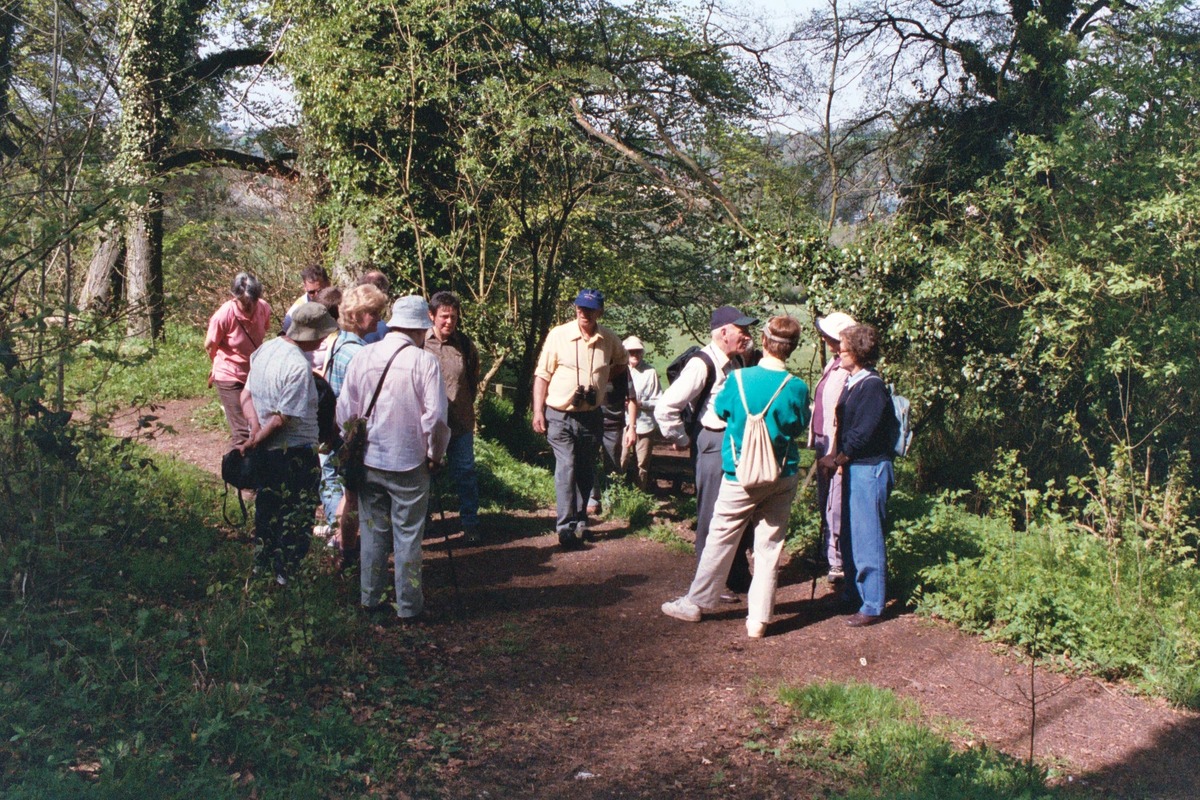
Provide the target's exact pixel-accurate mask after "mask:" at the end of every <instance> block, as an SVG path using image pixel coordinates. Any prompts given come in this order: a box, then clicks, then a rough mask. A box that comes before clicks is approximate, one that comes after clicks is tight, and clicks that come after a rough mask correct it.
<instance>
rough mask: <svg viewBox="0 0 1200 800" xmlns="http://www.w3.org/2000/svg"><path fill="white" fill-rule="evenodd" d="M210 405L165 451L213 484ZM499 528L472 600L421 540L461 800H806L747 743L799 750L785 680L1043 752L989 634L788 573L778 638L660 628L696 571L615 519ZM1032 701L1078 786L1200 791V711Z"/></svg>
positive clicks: (1049, 693)
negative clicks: (898, 707)
mask: <svg viewBox="0 0 1200 800" xmlns="http://www.w3.org/2000/svg"><path fill="white" fill-rule="evenodd" d="M207 402H208V401H207V400H191V401H180V402H178V403H170V404H167V405H166V406H165V407H163V408H161V409H159V410H158V411H157V412H156V413H157V414H158V416H159V417H160V421H161V422H164V423H166V424H169V425H171V426H172V427H173V428H174V429H175V430H176V433H175V434H174V435H163V436H160V437H158V438H157V439H156V440H155V446H156V447H158V448H160V449H162V450H163V451H166V452H171V453H174V454H176V455H178V456H179V457H181V458H183V459H184V460H186V461H189V462H192V463H195V464H197V465H199V466H202V467H204V468H206V469H209V470H213V471H216V469H217V465H218V464H219V461H220V456H221V454H222V453H223V452H224V450H225V448H226V446H227V445H226V437H225V435H224V434H223V433H221V432H204V431H197V430H196V429H195V426H194V425H192V424H191V422H190V420H191V417H192V415H193V414H194V411H195V409H196V408H197V407H198V406H200V405H203V404H205V403H207ZM116 427H117V428H118V430H129V428H130V427H131V424H130V423H129V422H128V421H126V422H124V423H121V422H118V424H117V426H116ZM485 522H486V523H487V528H488V533H489V535H490V536H491V537H492V541H493V543H491V544H489V545H487V546H484V547H478V548H471V549H464V548H462V547H461V545H460V546H459V547H456V549H455V551H454V558H453V563H454V566H455V568H456V569H455V573H456V577H457V582H458V584H459V591H458V593H457V594H456V593H455V591H454V590H453V588H452V586H451V572H450V569H449V567H450V561H449V559H448V558H447V553H446V541H445V540H444V539H442V538H432V539H430V540H429V541H428V542H427V546H426V550H427V552H426V559H427V560H426V585H427V593H428V597H429V611H430V616H431V619H430V623H429V625H428V626H427V628H426V629H425V631H426V634H427V636H428V640H429V647H430V648H431V653H436V661H437V662H438V663H439V664H441V665H442V666H443V667H445V668H448V669H450V670H452V671H453V673H454V675H455V676H456V678H455V681H454V684H455V686H456V687H458V689H457V690H456V692H455V693H453V694H452V696H451V697H450V698H448V699H449V701H450V702H452V703H453V704H455V705H457V706H458V711H459V713H460V714H461V717H462V718H463V719H464V720H465V724H464V726H463V729H464V731H465V733H464V734H463V737H462V745H463V756H462V760H461V763H460V764H456V765H454V767H453V768H451V769H448V770H447V771H446V772H445V778H446V784H445V786H444V789H445V792H446V794H447V796H454V797H492V798H500V797H512V796H536V797H547V798H556V797H563V798H608V797H647V798H649V797H663V796H676V797H713V798H716V797H728V796H731V795H735V794H736V796H738V797H739V798H751V797H762V798H776V797H779V798H782V797H796V796H807V795H809V794H810V793H811V792H812V790H815V789H816V788H817V787H814V786H808V787H805V786H798V785H797V776H798V773H797V772H796V771H795V770H794V769H792V768H785V767H783V766H780V765H779V764H778V763H777V762H776V761H775V760H774V759H773V758H772V757H771V756H770V755H765V754H762V753H759V752H755V751H752V750H749V749H747V748H746V747H745V744H746V742H748V741H751V740H756V741H765V742H767V743H768V744H769V745H770V746H772V747H773V746H775V745H777V744H782V743H783V741H784V739H785V738H786V727H785V726H784V725H783V723H784V722H786V720H785V719H783V717H784V713H785V712H784V710H783V708H782V707H781V706H780V705H779V704H778V702H777V701H776V699H775V690H776V689H777V687H778V686H780V685H782V684H793V685H801V684H804V683H808V682H812V681H823V680H834V681H861V682H867V683H872V684H875V685H878V686H884V687H888V688H890V689H892V690H894V691H896V692H897V693H899V694H900V695H902V696H905V697H910V698H912V699H914V700H916V701H917V702H918V703H919V704H920V706H921V708H922V709H923V711H924V713H925V714H926V715H928V716H930V717H939V718H951V719H954V720H958V721H960V722H961V723H963V725H964V726H965V729H966V730H967V731H968V733H966V734H965V735H964V744H965V743H967V742H976V743H981V742H986V743H988V744H990V745H992V746H995V747H997V748H999V749H1001V750H1004V751H1006V752H1008V753H1011V754H1013V755H1014V756H1018V757H1023V756H1024V755H1026V754H1027V752H1028V749H1029V734H1030V703H1029V700H1028V697H1029V694H1030V688H1029V685H1030V676H1029V667H1028V665H1027V664H1026V663H1025V662H1023V661H1022V660H1020V659H1019V658H1016V657H1014V656H1012V655H1011V654H1009V653H1008V652H1007V651H1005V650H1003V649H999V648H996V647H995V646H993V645H989V644H987V643H985V642H983V641H982V640H980V639H979V638H977V637H972V636H967V635H964V634H962V633H959V632H958V631H956V630H955V629H953V628H951V627H949V626H947V625H944V624H940V623H937V622H933V621H930V620H926V619H921V618H918V617H915V616H913V615H909V614H900V615H898V616H895V617H893V618H891V619H889V620H888V621H886V622H884V623H882V624H880V625H876V626H874V627H869V628H859V629H851V628H847V627H846V625H845V623H844V618H843V617H841V616H840V615H838V613H837V609H836V607H835V606H834V605H833V604H831V603H828V602H823V597H824V596H825V595H826V594H827V591H828V590H827V588H826V587H825V586H824V584H816V585H814V584H813V583H812V582H810V581H808V580H807V579H806V578H805V576H803V575H801V574H800V573H799V572H798V570H794V569H792V568H788V569H787V570H785V574H784V575H783V576H782V577H781V581H780V591H779V598H778V606H777V609H776V616H775V621H774V622H773V623H772V625H771V626H770V628H769V629H768V635H767V637H766V638H765V639H762V640H750V639H748V638H747V637H746V635H745V627H744V616H745V606H744V604H743V605H737V606H732V605H731V606H729V607H727V609H725V610H722V611H721V612H720V613H719V614H716V615H714V616H711V617H710V616H706V617H705V620H704V621H703V622H701V623H699V624H689V623H685V622H680V621H678V620H674V619H670V618H668V617H665V616H663V615H662V613H661V612H660V611H659V605H660V604H661V603H662V602H663V601H664V600H668V599H670V598H672V597H675V596H678V595H679V594H682V593H683V592H684V591H685V590H686V588H687V585H688V583H689V581H690V579H691V576H692V570H693V568H694V561H693V559H692V558H691V557H688V556H683V555H678V554H674V553H671V552H669V551H668V550H667V549H666V548H665V547H663V546H661V545H659V544H656V543H653V542H649V541H646V540H643V539H639V538H636V537H632V536H628V535H626V534H627V531H626V530H625V529H624V528H623V527H622V526H621V524H620V523H615V522H609V523H607V524H606V525H603V526H601V527H600V529H599V530H600V533H601V534H602V538H601V539H600V541H598V542H595V543H593V544H591V545H588V546H587V548H586V549H583V550H580V551H577V552H569V553H568V552H561V551H560V550H559V549H558V547H557V546H556V542H557V540H556V539H555V537H553V536H551V535H549V534H548V533H547V532H548V531H549V530H550V528H551V527H552V524H551V517H550V515H549V514H543V515H534V516H529V515H513V516H508V515H504V516H497V517H491V518H485ZM814 595H815V596H814ZM382 635H396V634H386V633H385V634H382ZM1034 693H1035V695H1036V696H1037V698H1038V700H1037V728H1036V741H1035V750H1036V753H1037V756H1038V758H1039V759H1040V760H1042V761H1043V762H1046V761H1049V762H1052V763H1053V764H1054V765H1055V767H1056V769H1057V770H1058V771H1059V772H1061V774H1062V775H1063V776H1064V777H1063V781H1064V782H1066V781H1067V780H1068V779H1069V780H1070V782H1071V783H1073V784H1075V785H1082V786H1087V787H1089V788H1101V789H1103V790H1104V791H1106V792H1108V793H1110V794H1112V795H1113V796H1117V797H1148V798H1180V800H1183V799H1184V798H1187V799H1188V800H1193V799H1194V798H1197V797H1200V771H1198V770H1197V768H1196V765H1197V763H1200V761H1198V755H1200V715H1197V714H1194V713H1188V712H1180V711H1175V710H1172V709H1170V708H1168V707H1167V706H1166V705H1165V704H1164V703H1162V702H1159V701H1155V700H1147V699H1145V698H1141V697H1137V696H1134V695H1133V694H1132V693H1130V692H1129V691H1128V690H1127V689H1126V688H1124V687H1121V686H1116V685H1112V684H1108V683H1104V682H1102V681H1098V680H1095V679H1090V678H1070V677H1067V676H1063V675H1060V674H1056V673H1053V672H1048V671H1043V670H1040V669H1039V670H1038V671H1037V672H1036V674H1035V677H1034Z"/></svg>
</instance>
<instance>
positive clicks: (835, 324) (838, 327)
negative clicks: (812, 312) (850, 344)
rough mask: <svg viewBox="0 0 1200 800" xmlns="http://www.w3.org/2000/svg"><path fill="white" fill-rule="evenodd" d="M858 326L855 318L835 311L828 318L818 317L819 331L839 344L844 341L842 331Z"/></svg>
mask: <svg viewBox="0 0 1200 800" xmlns="http://www.w3.org/2000/svg"><path fill="white" fill-rule="evenodd" d="M857 324H858V323H857V322H856V321H855V320H854V317H852V316H850V315H849V314H846V313H844V312H841V311H834V312H833V313H832V314H830V315H829V316H827V317H817V330H818V331H820V332H821V333H823V334H825V335H826V336H828V337H829V338H830V339H836V340H837V341H839V342H840V341H841V340H842V331H844V330H846V328H849V327H850V326H852V325H857Z"/></svg>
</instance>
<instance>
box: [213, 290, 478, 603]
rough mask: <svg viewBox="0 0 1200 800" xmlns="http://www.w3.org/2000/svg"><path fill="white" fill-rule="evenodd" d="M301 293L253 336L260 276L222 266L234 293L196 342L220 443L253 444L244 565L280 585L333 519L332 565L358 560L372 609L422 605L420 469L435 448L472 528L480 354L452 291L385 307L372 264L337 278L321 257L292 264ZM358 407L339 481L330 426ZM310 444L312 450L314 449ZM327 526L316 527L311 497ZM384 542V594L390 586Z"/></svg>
mask: <svg viewBox="0 0 1200 800" xmlns="http://www.w3.org/2000/svg"><path fill="white" fill-rule="evenodd" d="M302 277H303V279H304V289H305V293H304V295H302V296H301V297H299V298H297V300H296V302H295V303H293V304H292V306H291V308H290V309H289V310H288V313H287V314H286V315H285V317H284V323H283V328H282V330H281V331H280V332H279V335H278V336H276V337H275V338H273V339H270V340H269V341H266V342H264V341H263V340H264V339H265V338H266V335H267V327H268V326H269V324H270V317H271V309H270V306H269V305H268V304H267V303H266V302H265V301H263V300H262V285H261V283H259V281H258V280H257V279H255V278H254V277H253V276H250V275H247V274H246V273H241V274H239V275H238V276H237V277H236V278H234V281H233V285H232V287H231V294H232V295H233V297H232V299H231V300H230V301H228V302H227V303H225V304H224V305H222V306H221V307H220V308H219V309H218V310H217V312H216V313H215V314H214V315H213V317H212V319H211V320H210V321H209V328H208V334H207V336H206V341H205V347H206V349H207V350H208V353H209V355H210V357H211V358H212V360H213V371H212V383H213V385H214V386H215V387H216V388H217V391H218V397H219V398H220V400H221V404H222V407H223V408H224V409H225V413H226V418H227V421H228V423H229V426H230V432H231V444H232V446H233V447H234V448H236V449H238V450H239V451H241V452H242V453H251V454H252V457H253V462H252V463H253V464H254V469H255V471H256V473H257V475H258V479H259V480H258V489H257V496H256V502H255V523H254V532H255V539H256V544H257V548H256V562H255V572H256V573H258V574H264V575H268V576H273V577H274V579H275V581H276V582H277V583H279V584H280V585H285V584H286V583H287V582H288V579H289V576H290V575H291V574H293V573H294V571H295V569H296V567H297V566H298V564H299V563H300V561H301V559H303V557H304V555H305V553H306V552H307V550H308V547H309V542H310V540H311V538H312V534H313V533H314V532H316V533H333V528H337V533H336V535H334V536H333V537H331V541H332V542H333V543H336V544H337V545H339V546H340V548H341V554H342V560H343V565H346V564H351V563H353V562H354V561H359V562H360V598H361V603H362V605H363V606H364V608H365V609H366V610H367V611H368V612H370V613H372V614H376V613H377V614H380V615H381V616H380V618H381V619H387V618H390V617H399V618H401V619H414V618H417V617H419V616H420V615H421V612H422V610H423V608H424V593H423V590H422V586H421V539H422V535H423V533H424V527H425V520H426V515H427V513H428V508H429V495H430V477H431V474H432V473H433V472H434V471H436V470H438V469H440V468H441V466H442V465H443V463H446V462H448V465H449V470H448V472H449V473H450V477H451V479H452V480H453V481H454V483H455V486H456V488H457V489H458V493H459V501H460V521H461V523H462V526H463V529H464V532H465V534H466V537H467V539H468V541H471V542H473V543H477V542H478V541H479V540H480V531H479V522H478V507H479V491H478V482H477V479H476V471H475V450H474V432H475V407H474V398H475V393H476V391H477V388H478V384H479V354H478V350H477V349H476V347H475V345H474V343H473V342H472V341H471V340H470V338H469V337H467V336H466V335H465V334H463V333H462V332H461V331H460V330H459V329H458V323H459V319H460V314H461V303H460V301H459V299H458V298H457V297H456V296H455V295H454V294H453V293H451V292H438V293H436V294H434V295H433V297H431V298H430V300H429V301H426V300H425V299H424V298H423V297H420V296H416V295H409V296H406V297H401V298H399V299H397V300H396V301H395V302H394V303H393V304H392V306H391V312H390V316H389V317H388V318H387V319H386V321H384V313H385V311H386V309H387V305H388V296H387V281H386V277H385V276H384V275H383V274H382V273H380V272H378V271H377V270H371V271H368V272H366V273H364V274H363V275H362V277H360V279H359V280H358V282H357V284H356V285H355V286H354V287H352V288H350V289H348V290H346V291H344V292H343V291H341V290H338V289H336V288H333V287H330V286H329V279H328V276H327V275H326V273H325V271H324V270H323V269H320V268H312V269H309V270H306V271H305V273H304V274H303V276H302ZM354 419H365V437H366V438H365V447H364V449H363V466H364V478H363V479H362V481H361V482H360V483H359V485H357V486H356V488H357V491H356V492H351V491H347V490H344V489H343V487H342V485H341V480H340V474H339V470H340V469H341V467H342V464H341V461H340V449H341V446H342V442H341V437H340V432H341V430H342V429H343V428H344V427H345V426H346V424H347V423H348V422H349V421H351V420H354ZM318 452H319V453H320V458H319V459H318ZM318 496H320V499H321V505H322V506H323V507H324V509H325V519H326V526H328V527H326V526H320V527H319V528H318V529H317V530H315V531H314V529H313V516H314V511H313V510H314V508H315V506H316V502H317V500H316V498H317V497H318ZM389 551H391V552H392V553H394V560H395V572H394V590H395V597H396V602H395V605H393V604H392V603H391V602H390V601H389V600H388V598H387V595H388V594H389V592H388V586H387V572H388V564H387V560H388V553H389Z"/></svg>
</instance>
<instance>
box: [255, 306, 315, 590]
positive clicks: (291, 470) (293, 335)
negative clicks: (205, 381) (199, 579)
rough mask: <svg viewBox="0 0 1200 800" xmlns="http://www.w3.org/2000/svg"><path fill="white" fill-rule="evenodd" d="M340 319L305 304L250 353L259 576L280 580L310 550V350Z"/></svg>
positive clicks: (312, 467) (312, 435)
mask: <svg viewBox="0 0 1200 800" xmlns="http://www.w3.org/2000/svg"><path fill="white" fill-rule="evenodd" d="M336 330H337V323H336V322H334V321H333V317H331V316H330V315H329V311H327V310H326V308H325V306H323V305H321V304H320V303H301V304H299V305H298V306H296V308H295V310H294V311H293V312H292V317H291V324H290V325H289V326H288V331H287V333H286V334H283V335H281V336H278V337H276V338H274V339H271V340H270V341H267V342H264V343H263V345H262V347H260V348H258V349H257V350H255V351H254V354H253V355H251V356H250V373H249V374H248V375H247V376H246V387H245V388H244V389H242V397H241V399H242V412H243V414H245V416H246V419H247V421H249V423H250V438H249V439H248V440H247V441H246V442H245V443H244V444H242V445H241V446H240V447H239V448H238V449H240V450H241V451H242V452H243V453H244V452H246V451H247V450H251V451H255V456H254V465H255V471H256V472H257V474H258V477H259V479H260V481H261V483H262V487H261V488H260V489H259V490H258V494H257V495H256V497H255V501H254V538H255V539H256V541H257V544H258V552H257V553H256V556H255V572H256V573H257V574H268V575H269V574H274V576H275V581H276V583H278V584H280V585H281V586H282V585H284V584H286V583H287V581H288V574H289V573H290V572H291V571H293V570H294V569H295V568H296V566H297V565H299V563H300V560H301V559H303V558H304V554H305V553H307V552H308V541H309V531H310V530H311V529H312V513H311V510H310V509H312V508H313V507H314V506H315V505H316V497H317V489H318V484H319V482H320V473H319V471H318V464H317V439H318V428H317V384H316V381H315V380H314V379H313V374H312V369H311V367H310V366H309V363H308V359H307V358H306V357H305V354H306V353H311V352H312V351H314V350H316V349H317V348H318V347H320V346H321V342H322V341H323V340H324V339H325V337H326V336H328V335H329V334H331V333H333V332H334V331H336Z"/></svg>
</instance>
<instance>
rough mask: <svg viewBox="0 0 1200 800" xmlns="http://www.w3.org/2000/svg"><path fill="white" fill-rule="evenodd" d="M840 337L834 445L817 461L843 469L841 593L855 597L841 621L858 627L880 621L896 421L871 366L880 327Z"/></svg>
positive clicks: (856, 329) (866, 327)
mask: <svg viewBox="0 0 1200 800" xmlns="http://www.w3.org/2000/svg"><path fill="white" fill-rule="evenodd" d="M841 342H842V366H843V367H844V368H845V369H846V370H847V371H848V372H849V373H850V378H849V380H847V381H846V388H845V389H843V390H842V396H841V397H840V398H839V399H838V403H837V411H836V414H837V432H836V439H837V441H836V446H835V449H834V451H833V452H831V453H830V454H829V455H827V456H825V457H824V458H822V459H821V460H820V462H818V466H819V468H820V469H823V470H826V471H832V470H835V469H841V470H842V480H843V483H842V486H843V490H844V492H843V494H844V496H843V508H844V510H845V513H846V517H845V518H846V519H848V520H849V524H850V547H849V548H847V549H848V552H847V553H844V554H843V560H844V562H845V565H844V569H845V572H846V578H847V580H846V585H845V593H846V596H847V598H848V599H850V600H851V601H852V602H856V603H859V608H858V611H857V612H856V613H855V614H854V615H853V616H852V617H850V619H849V620H848V621H847V623H846V624H847V625H849V626H850V627H852V628H858V627H862V626H864V625H873V624H875V623H876V622H878V621H879V619H880V615H881V614H882V613H883V606H884V603H885V601H886V598H887V555H886V553H885V551H884V542H883V529H884V524H885V523H886V521H887V500H888V495H889V494H890V493H891V491H892V483H893V480H894V477H893V473H892V457H893V455H894V454H895V449H894V448H895V444H896V436H897V434H898V430H897V428H898V425H899V423H897V421H896V413H895V411H894V410H893V407H892V397H891V393H890V392H889V391H888V388H887V386H886V385H885V384H884V382H883V378H881V377H879V373H877V372H876V371H875V363H876V362H877V361H878V360H879V332H878V331H877V330H875V328H874V327H873V326H871V325H854V326H852V327H849V328H847V329H846V330H844V331H842V339H841ZM843 543H844V539H843Z"/></svg>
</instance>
